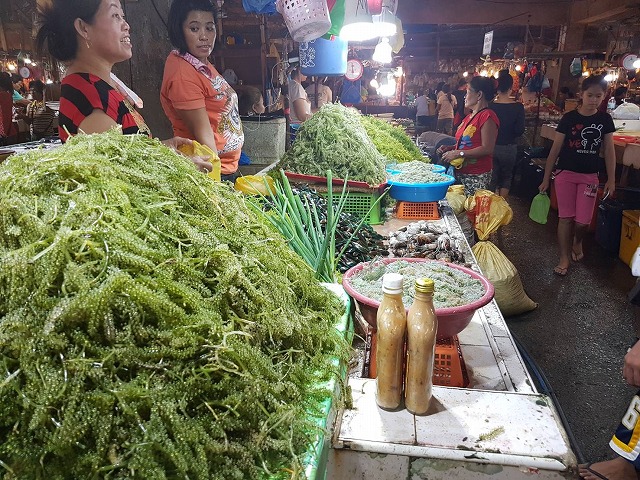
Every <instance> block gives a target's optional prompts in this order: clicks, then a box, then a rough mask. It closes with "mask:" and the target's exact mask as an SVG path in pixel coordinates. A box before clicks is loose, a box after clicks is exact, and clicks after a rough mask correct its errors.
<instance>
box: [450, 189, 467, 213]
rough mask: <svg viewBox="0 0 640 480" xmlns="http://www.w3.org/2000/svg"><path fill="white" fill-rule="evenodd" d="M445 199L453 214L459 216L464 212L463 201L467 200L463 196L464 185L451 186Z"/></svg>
mask: <svg viewBox="0 0 640 480" xmlns="http://www.w3.org/2000/svg"><path fill="white" fill-rule="evenodd" d="M446 198H447V202H449V206H450V207H451V209H452V210H453V213H455V214H456V215H459V214H460V213H462V212H463V211H464V201H465V200H466V199H467V197H465V196H464V185H451V186H450V187H449V189H448V190H447V197H446Z"/></svg>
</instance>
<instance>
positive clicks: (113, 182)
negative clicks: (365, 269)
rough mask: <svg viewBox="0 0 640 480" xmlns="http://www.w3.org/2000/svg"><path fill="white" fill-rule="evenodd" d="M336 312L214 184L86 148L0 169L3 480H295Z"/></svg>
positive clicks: (151, 151)
mask: <svg viewBox="0 0 640 480" xmlns="http://www.w3.org/2000/svg"><path fill="white" fill-rule="evenodd" d="M340 311H341V307H340V305H339V302H337V300H336V299H335V298H334V297H333V295H332V294H330V293H328V291H326V290H325V289H324V288H322V287H320V286H319V285H318V284H317V282H316V281H315V280H314V279H313V273H312V272H311V271H310V269H309V268H308V267H307V266H306V265H305V264H304V263H303V261H302V260H301V259H300V258H299V257H298V256H297V255H295V254H294V253H293V252H292V251H291V250H290V249H289V247H288V246H287V245H286V243H285V242H284V240H283V239H282V238H281V237H280V235H279V234H277V233H276V232H275V231H274V230H272V229H271V227H269V226H268V225H266V224H265V223H263V221H262V220H261V219H260V218H259V217H257V216H256V215H254V214H253V213H252V212H250V211H249V210H248V208H247V207H246V206H245V204H244V203H243V200H242V198H241V197H240V196H239V195H238V194H236V193H234V192H233V191H232V190H231V189H230V188H228V187H227V186H226V185H222V184H219V183H214V182H212V181H211V180H210V179H208V178H207V177H206V176H205V175H202V174H200V173H198V172H196V170H195V169H194V167H193V166H192V165H191V163H190V162H188V161H186V160H185V159H184V157H180V156H178V155H176V154H174V153H172V152H171V151H170V150H169V149H167V148H166V147H164V146H162V145H161V144H160V143H159V142H157V141H154V140H150V139H148V138H145V137H142V136H123V135H121V134H119V133H117V132H109V133H107V134H101V135H82V136H78V137H76V138H74V139H72V140H70V141H69V143H68V144H67V145H65V146H64V147H61V148H59V149H56V150H47V151H34V152H31V153H28V154H26V155H22V156H16V157H12V158H10V159H9V160H8V161H6V162H5V163H4V164H3V165H2V166H0V365H1V366H2V374H1V376H0V471H3V472H4V474H0V477H1V478H4V479H29V480H33V479H46V480H56V479H74V480H77V479H83V480H88V479H98V478H100V479H102V478H111V479H124V478H132V479H144V480H152V479H168V478H172V479H173V478H183V479H185V478H189V479H201V480H205V479H206V480H210V479H224V480H230V479H250V478H265V477H271V478H292V477H293V478H298V477H301V476H303V474H302V465H301V464H302V458H303V456H304V453H305V450H306V448H307V445H308V444H309V442H310V438H311V437H312V436H313V435H314V434H315V433H317V430H315V427H314V425H313V422H312V421H310V420H309V416H308V415H307V414H308V413H309V412H311V414H314V413H315V414H317V412H318V411H319V405H320V400H321V399H322V398H323V397H325V396H326V395H327V392H326V390H325V389H324V388H322V387H320V386H318V385H319V383H318V382H319V380H321V379H327V378H329V377H330V376H331V375H333V373H332V371H333V370H335V367H333V366H332V363H331V357H332V356H333V357H336V356H337V357H338V358H345V355H346V353H347V346H346V345H345V344H344V341H343V340H342V339H341V338H340V337H339V335H338V333H337V332H336V331H335V329H334V328H333V327H332V325H333V324H334V323H335V321H336V319H337V317H338V316H339V315H340Z"/></svg>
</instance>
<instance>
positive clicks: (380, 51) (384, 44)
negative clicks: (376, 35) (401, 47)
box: [371, 37, 393, 63]
mask: <svg viewBox="0 0 640 480" xmlns="http://www.w3.org/2000/svg"><path fill="white" fill-rule="evenodd" d="M392 52H393V49H392V48H391V45H390V44H389V39H388V38H387V37H382V38H381V39H380V43H378V45H376V49H375V50H374V51H373V55H372V56H371V60H373V61H374V62H378V63H391V60H393V58H392V57H391V54H392Z"/></svg>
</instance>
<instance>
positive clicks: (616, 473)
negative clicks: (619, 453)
mask: <svg viewBox="0 0 640 480" xmlns="http://www.w3.org/2000/svg"><path fill="white" fill-rule="evenodd" d="M579 469H580V470H579V472H580V478H584V479H586V480H633V479H635V478H637V476H636V469H635V468H634V466H633V464H631V463H630V462H628V461H627V460H625V459H624V458H622V457H617V458H614V459H613V460H607V461H606V462H598V463H588V464H586V465H580V466H579Z"/></svg>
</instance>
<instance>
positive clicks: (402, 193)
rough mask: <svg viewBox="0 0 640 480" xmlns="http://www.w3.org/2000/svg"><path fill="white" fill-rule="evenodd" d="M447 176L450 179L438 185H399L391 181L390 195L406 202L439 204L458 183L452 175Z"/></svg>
mask: <svg viewBox="0 0 640 480" xmlns="http://www.w3.org/2000/svg"><path fill="white" fill-rule="evenodd" d="M445 176H446V177H448V178H449V179H448V180H445V181H444V182H437V183H397V182H394V181H393V180H391V179H390V180H389V181H388V183H389V185H391V189H390V190H389V195H391V198H395V199H396V200H403V201H405V202H417V203H420V202H437V201H438V200H442V199H443V198H444V197H445V196H446V195H447V189H448V188H449V186H450V185H453V183H454V182H455V181H456V179H455V178H453V177H452V176H451V175H445Z"/></svg>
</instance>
